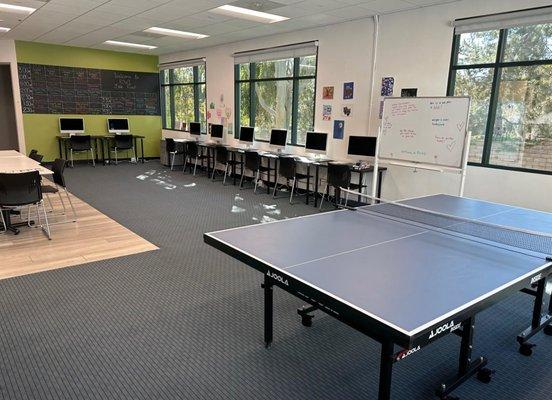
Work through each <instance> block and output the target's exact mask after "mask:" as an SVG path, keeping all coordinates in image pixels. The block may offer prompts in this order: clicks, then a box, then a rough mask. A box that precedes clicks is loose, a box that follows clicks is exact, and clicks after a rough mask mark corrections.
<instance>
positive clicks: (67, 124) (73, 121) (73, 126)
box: [59, 118, 84, 135]
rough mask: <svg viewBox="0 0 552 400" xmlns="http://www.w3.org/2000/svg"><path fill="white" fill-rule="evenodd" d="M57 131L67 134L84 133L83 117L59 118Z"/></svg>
mask: <svg viewBox="0 0 552 400" xmlns="http://www.w3.org/2000/svg"><path fill="white" fill-rule="evenodd" d="M59 132H60V133H64V134H69V135H77V134H79V133H84V119H82V118H60V119H59Z"/></svg>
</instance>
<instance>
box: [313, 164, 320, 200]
mask: <svg viewBox="0 0 552 400" xmlns="http://www.w3.org/2000/svg"><path fill="white" fill-rule="evenodd" d="M314 171H315V172H314V206H315V207H318V178H319V171H320V166H319V165H316V166H315V170H314Z"/></svg>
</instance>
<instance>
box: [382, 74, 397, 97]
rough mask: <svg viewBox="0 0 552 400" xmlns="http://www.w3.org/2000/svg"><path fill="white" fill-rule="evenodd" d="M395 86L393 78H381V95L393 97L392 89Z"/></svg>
mask: <svg viewBox="0 0 552 400" xmlns="http://www.w3.org/2000/svg"><path fill="white" fill-rule="evenodd" d="M394 86H395V78H393V77H390V76H388V77H385V78H381V95H382V96H393V87H394Z"/></svg>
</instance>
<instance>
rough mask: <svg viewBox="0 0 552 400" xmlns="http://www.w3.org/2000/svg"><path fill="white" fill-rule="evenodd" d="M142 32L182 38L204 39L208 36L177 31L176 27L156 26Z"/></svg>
mask: <svg viewBox="0 0 552 400" xmlns="http://www.w3.org/2000/svg"><path fill="white" fill-rule="evenodd" d="M144 32H149V33H157V34H160V35H167V36H176V37H181V38H184V39H204V38H207V37H209V35H202V34H201V33H193V32H184V31H177V30H176V29H167V28H159V27H157V26H153V27H151V28H148V29H146V30H145V31H144Z"/></svg>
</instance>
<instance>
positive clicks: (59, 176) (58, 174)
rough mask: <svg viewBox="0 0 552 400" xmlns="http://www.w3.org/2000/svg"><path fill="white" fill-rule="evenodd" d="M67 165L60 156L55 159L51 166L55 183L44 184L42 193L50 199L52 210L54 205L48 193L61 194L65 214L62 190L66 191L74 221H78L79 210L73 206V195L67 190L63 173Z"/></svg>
mask: <svg viewBox="0 0 552 400" xmlns="http://www.w3.org/2000/svg"><path fill="white" fill-rule="evenodd" d="M65 165H66V161H65V160H62V159H60V158H57V159H56V160H55V161H54V163H53V164H52V166H51V168H52V172H53V173H54V174H53V176H52V179H53V183H54V185H49V184H45V185H42V193H44V194H46V198H47V199H48V203H49V204H50V208H52V211H53V210H54V207H53V206H52V202H51V200H50V197H49V196H48V194H56V193H57V194H58V196H59V200H60V201H61V206H62V207H63V214H64V215H65V214H66V208H65V202H64V201H63V196H62V195H61V192H62V191H64V192H65V195H66V196H67V200H68V201H69V205H70V207H71V211H72V212H73V220H72V222H76V221H77V212H76V211H75V207H74V206H73V202H72V201H71V196H69V191H68V190H67V185H66V184H65V177H64V175H63V173H64V171H65ZM52 225H53V224H52Z"/></svg>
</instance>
